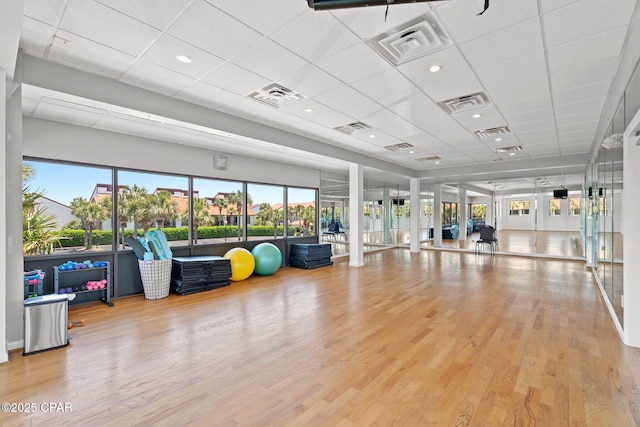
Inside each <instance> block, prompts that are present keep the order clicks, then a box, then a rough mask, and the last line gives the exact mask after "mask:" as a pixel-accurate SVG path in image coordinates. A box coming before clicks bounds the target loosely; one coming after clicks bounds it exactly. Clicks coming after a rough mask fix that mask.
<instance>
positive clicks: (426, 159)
mask: <svg viewBox="0 0 640 427" xmlns="http://www.w3.org/2000/svg"><path fill="white" fill-rule="evenodd" d="M440 160H442V159H441V158H440V157H438V156H431V157H421V158H419V159H418V161H419V162H439V161H440Z"/></svg>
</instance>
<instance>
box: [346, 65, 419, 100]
mask: <svg viewBox="0 0 640 427" xmlns="http://www.w3.org/2000/svg"><path fill="white" fill-rule="evenodd" d="M351 87H353V88H355V89H357V90H359V91H360V92H362V93H364V94H365V95H366V96H368V97H369V98H372V99H375V100H379V99H380V98H388V97H389V96H392V95H394V94H397V93H399V92H407V91H413V90H415V89H416V87H415V86H414V85H413V83H411V81H409V80H408V79H407V78H406V77H405V76H403V75H402V74H401V73H400V72H398V70H396V69H395V68H392V69H390V70H386V71H383V72H382V73H379V74H376V75H374V76H371V77H368V78H366V79H362V80H358V81H356V82H354V83H352V84H351Z"/></svg>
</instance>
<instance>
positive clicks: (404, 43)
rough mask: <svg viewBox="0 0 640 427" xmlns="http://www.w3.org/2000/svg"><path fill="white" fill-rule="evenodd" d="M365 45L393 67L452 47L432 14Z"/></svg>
mask: <svg viewBox="0 0 640 427" xmlns="http://www.w3.org/2000/svg"><path fill="white" fill-rule="evenodd" d="M367 43H368V44H369V46H371V47H372V48H373V49H374V50H375V51H376V52H378V53H379V54H380V55H382V56H383V57H384V58H385V59H387V60H388V61H389V62H391V63H392V64H394V65H400V64H403V63H405V62H408V61H411V60H413V59H416V58H420V57H422V56H426V55H429V54H432V53H434V52H436V51H438V50H441V49H444V48H447V47H449V46H452V45H453V43H452V42H451V39H450V38H449V36H448V35H447V34H446V33H445V31H444V29H443V28H442V26H441V25H440V23H439V22H438V20H437V19H436V17H435V16H434V15H433V14H432V13H428V14H426V15H423V16H420V17H418V18H416V19H414V20H412V21H409V22H406V23H404V24H402V25H399V26H397V27H395V28H392V29H391V30H389V31H387V32H385V33H383V34H380V35H379V36H377V37H375V38H373V39H371V40H368V41H367Z"/></svg>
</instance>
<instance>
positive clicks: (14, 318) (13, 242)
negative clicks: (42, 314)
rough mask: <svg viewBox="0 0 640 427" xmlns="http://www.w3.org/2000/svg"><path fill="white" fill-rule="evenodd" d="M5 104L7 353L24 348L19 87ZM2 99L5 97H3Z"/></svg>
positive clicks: (20, 92)
mask: <svg viewBox="0 0 640 427" xmlns="http://www.w3.org/2000/svg"><path fill="white" fill-rule="evenodd" d="M19 68H20V64H19V63H18V67H17V69H16V73H15V76H16V81H19V73H20V70H19ZM11 90H12V92H11V93H10V94H8V96H9V99H8V100H7V103H6V116H5V117H6V122H5V126H6V128H5V130H6V132H3V136H5V135H6V136H5V141H4V142H5V146H4V154H5V164H4V168H5V169H4V173H1V174H2V176H3V178H4V179H5V185H4V186H3V189H4V191H5V193H4V201H5V203H6V205H5V206H4V209H1V208H0V209H1V210H0V211H3V212H4V213H5V215H4V221H5V222H4V224H3V226H2V227H0V228H3V229H4V231H5V233H6V234H5V235H4V238H2V237H0V241H1V242H3V243H4V250H6V252H5V253H4V254H3V255H2V256H0V258H3V259H5V260H6V261H5V262H6V265H5V266H4V267H2V269H1V271H3V272H4V274H5V279H6V284H5V286H4V290H5V298H3V300H4V301H6V315H5V316H4V318H5V319H6V322H7V323H6V343H7V349H8V350H14V349H17V348H20V347H22V346H23V345H24V340H23V338H24V334H23V332H24V331H23V322H24V304H23V301H24V287H23V284H22V281H23V280H22V279H23V274H22V272H23V271H24V257H23V255H22V88H21V86H16V85H15V84H14V85H12V86H11ZM3 99H5V98H3Z"/></svg>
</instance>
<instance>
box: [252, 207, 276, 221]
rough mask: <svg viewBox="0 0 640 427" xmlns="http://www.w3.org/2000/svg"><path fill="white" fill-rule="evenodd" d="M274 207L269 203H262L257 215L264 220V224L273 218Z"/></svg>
mask: <svg viewBox="0 0 640 427" xmlns="http://www.w3.org/2000/svg"><path fill="white" fill-rule="evenodd" d="M272 210H273V208H272V207H271V205H270V204H269V203H262V204H261V205H260V210H259V211H258V213H257V215H256V216H257V217H258V219H259V220H260V222H262V225H266V222H267V221H268V220H269V218H271V211H272Z"/></svg>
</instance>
